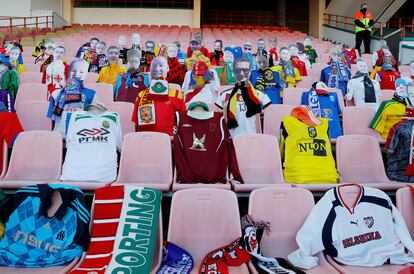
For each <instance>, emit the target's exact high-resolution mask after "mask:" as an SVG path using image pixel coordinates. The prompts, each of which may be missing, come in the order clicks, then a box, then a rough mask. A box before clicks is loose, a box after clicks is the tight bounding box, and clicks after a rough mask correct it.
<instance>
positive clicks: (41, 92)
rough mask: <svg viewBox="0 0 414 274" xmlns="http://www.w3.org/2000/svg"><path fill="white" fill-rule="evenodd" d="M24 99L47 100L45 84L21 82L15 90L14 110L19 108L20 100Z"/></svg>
mask: <svg viewBox="0 0 414 274" xmlns="http://www.w3.org/2000/svg"><path fill="white" fill-rule="evenodd" d="M24 100H37V101H45V102H47V86H46V84H21V85H20V86H19V89H18V91H17V95H16V100H15V102H14V105H15V108H16V110H17V109H19V104H20V102H21V101H24ZM45 113H46V112H45Z"/></svg>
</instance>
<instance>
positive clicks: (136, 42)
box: [131, 33, 141, 45]
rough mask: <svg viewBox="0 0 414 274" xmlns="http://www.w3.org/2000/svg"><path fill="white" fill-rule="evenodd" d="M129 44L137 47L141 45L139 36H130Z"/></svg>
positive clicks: (135, 34) (136, 34)
mask: <svg viewBox="0 0 414 274" xmlns="http://www.w3.org/2000/svg"><path fill="white" fill-rule="evenodd" d="M131 42H132V44H133V45H139V44H140V43H141V35H139V34H138V33H134V34H132V36H131Z"/></svg>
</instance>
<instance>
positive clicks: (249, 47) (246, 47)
mask: <svg viewBox="0 0 414 274" xmlns="http://www.w3.org/2000/svg"><path fill="white" fill-rule="evenodd" d="M243 52H244V53H245V52H247V53H251V52H252V43H251V42H246V43H244V46H243Z"/></svg>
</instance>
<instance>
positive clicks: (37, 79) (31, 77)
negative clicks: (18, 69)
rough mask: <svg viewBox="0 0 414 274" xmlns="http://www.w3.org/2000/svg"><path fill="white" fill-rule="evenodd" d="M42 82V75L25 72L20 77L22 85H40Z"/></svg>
mask: <svg viewBox="0 0 414 274" xmlns="http://www.w3.org/2000/svg"><path fill="white" fill-rule="evenodd" d="M41 82H42V73H40V72H39V71H36V72H29V71H27V72H24V73H22V74H21V75H20V83H22V84H26V83H28V84H40V83H41Z"/></svg>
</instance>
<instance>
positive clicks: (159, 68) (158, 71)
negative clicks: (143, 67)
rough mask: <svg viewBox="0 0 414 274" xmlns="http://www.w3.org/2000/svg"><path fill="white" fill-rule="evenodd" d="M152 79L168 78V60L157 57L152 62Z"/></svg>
mask: <svg viewBox="0 0 414 274" xmlns="http://www.w3.org/2000/svg"><path fill="white" fill-rule="evenodd" d="M150 72H151V79H159V78H161V77H166V76H167V72H168V64H167V59H165V58H164V57H162V56H157V57H155V58H154V59H153V60H152V63H151V68H150Z"/></svg>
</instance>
